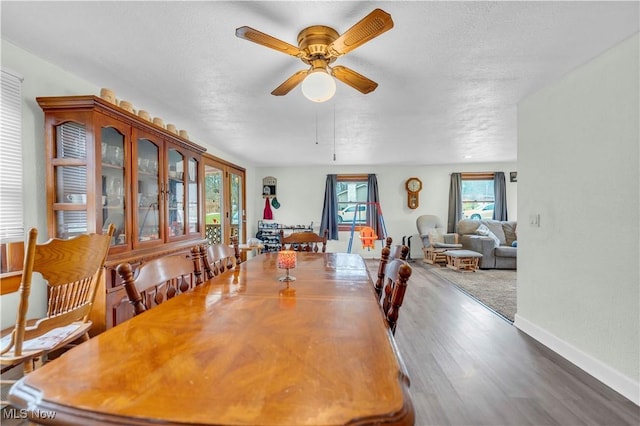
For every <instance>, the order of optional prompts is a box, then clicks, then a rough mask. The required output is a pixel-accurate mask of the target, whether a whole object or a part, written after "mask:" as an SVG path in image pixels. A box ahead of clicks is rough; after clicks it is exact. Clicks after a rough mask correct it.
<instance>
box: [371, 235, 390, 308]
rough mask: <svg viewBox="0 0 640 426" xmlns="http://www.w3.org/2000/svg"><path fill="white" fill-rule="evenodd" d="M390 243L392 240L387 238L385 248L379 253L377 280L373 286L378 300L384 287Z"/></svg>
mask: <svg viewBox="0 0 640 426" xmlns="http://www.w3.org/2000/svg"><path fill="white" fill-rule="evenodd" d="M392 242H393V239H392V238H391V237H387V239H386V240H385V246H384V247H382V251H381V253H380V263H379V264H378V279H377V280H376V284H375V286H374V288H375V290H376V294H377V295H378V300H380V295H381V294H382V289H383V287H384V273H385V271H386V270H387V262H389V256H390V254H391V243H392Z"/></svg>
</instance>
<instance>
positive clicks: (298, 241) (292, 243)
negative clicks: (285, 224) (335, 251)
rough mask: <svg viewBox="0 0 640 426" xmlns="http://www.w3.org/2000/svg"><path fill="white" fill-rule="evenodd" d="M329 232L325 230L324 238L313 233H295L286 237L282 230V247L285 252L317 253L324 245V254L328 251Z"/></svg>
mask: <svg viewBox="0 0 640 426" xmlns="http://www.w3.org/2000/svg"><path fill="white" fill-rule="evenodd" d="M328 237H329V230H327V229H325V230H324V233H323V234H322V236H320V235H318V234H316V233H315V232H311V231H304V232H294V233H292V234H290V235H289V236H287V237H285V236H284V231H283V230H280V245H281V246H282V249H283V250H294V251H311V252H315V253H317V252H318V250H320V249H319V245H320V244H322V249H321V251H322V253H325V252H326V251H327V239H328Z"/></svg>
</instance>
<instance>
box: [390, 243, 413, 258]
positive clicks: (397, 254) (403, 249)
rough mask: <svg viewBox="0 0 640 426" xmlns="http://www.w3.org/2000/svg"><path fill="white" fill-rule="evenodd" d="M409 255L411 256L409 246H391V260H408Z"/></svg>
mask: <svg viewBox="0 0 640 426" xmlns="http://www.w3.org/2000/svg"><path fill="white" fill-rule="evenodd" d="M408 255H409V246H405V245H404V244H396V245H394V246H391V252H390V253H389V259H401V260H407V256H408Z"/></svg>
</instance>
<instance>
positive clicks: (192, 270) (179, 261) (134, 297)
mask: <svg viewBox="0 0 640 426" xmlns="http://www.w3.org/2000/svg"><path fill="white" fill-rule="evenodd" d="M191 253H192V256H190V257H189V256H187V255H186V254H174V255H171V256H164V257H159V258H156V259H153V260H150V261H148V262H146V263H143V264H142V265H140V266H139V267H138V269H137V275H136V276H135V277H134V270H133V267H132V266H131V264H129V263H121V264H119V265H118V268H117V271H118V274H119V275H120V277H121V278H122V281H123V282H124V289H125V290H126V292H127V296H128V297H129V303H131V304H132V305H133V309H134V312H135V314H136V315H138V314H140V313H142V312H144V311H146V310H148V309H151V308H152V307H153V306H156V305H159V304H161V303H162V302H164V301H165V300H168V299H171V298H172V297H174V296H175V295H177V294H179V293H183V292H185V291H187V290H189V289H190V288H192V287H195V286H196V285H197V284H198V281H199V280H198V277H197V276H196V272H198V273H199V272H200V255H199V254H200V251H199V250H198V248H195V247H194V249H192V250H191Z"/></svg>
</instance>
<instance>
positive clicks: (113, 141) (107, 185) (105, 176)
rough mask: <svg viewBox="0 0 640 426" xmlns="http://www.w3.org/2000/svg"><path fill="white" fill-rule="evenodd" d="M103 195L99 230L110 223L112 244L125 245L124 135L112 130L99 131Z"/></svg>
mask: <svg viewBox="0 0 640 426" xmlns="http://www.w3.org/2000/svg"><path fill="white" fill-rule="evenodd" d="M100 137H101V139H100V142H101V143H100V149H101V158H102V162H101V163H102V164H101V170H102V194H101V199H99V200H98V201H99V202H100V205H101V206H102V229H103V231H105V232H106V230H107V227H108V226H109V225H110V224H113V225H114V226H115V228H116V230H115V233H114V234H113V239H112V241H111V245H126V244H128V241H127V232H126V231H127V230H126V223H127V221H126V220H125V217H126V216H125V174H124V170H125V168H124V165H125V164H126V163H125V146H124V140H125V136H124V135H123V134H122V133H121V132H120V131H118V130H117V129H115V128H113V127H102V128H101V129H100Z"/></svg>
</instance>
